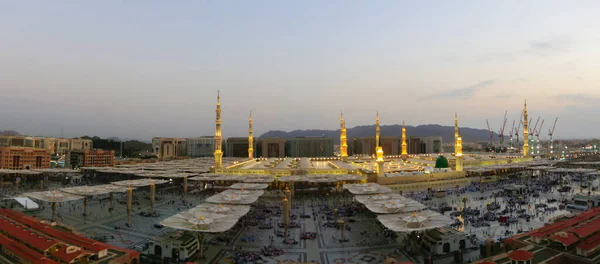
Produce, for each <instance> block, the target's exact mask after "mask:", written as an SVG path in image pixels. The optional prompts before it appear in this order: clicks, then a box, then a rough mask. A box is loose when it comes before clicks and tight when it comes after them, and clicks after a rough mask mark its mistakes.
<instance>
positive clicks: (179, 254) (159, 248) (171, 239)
mask: <svg viewBox="0 0 600 264" xmlns="http://www.w3.org/2000/svg"><path fill="white" fill-rule="evenodd" d="M199 248H200V245H199V241H198V236H196V235H194V234H193V233H190V232H186V231H173V232H169V233H165V234H163V235H161V236H156V237H154V238H152V240H150V242H149V247H148V253H149V254H150V255H153V256H157V257H160V258H169V259H172V260H176V261H191V260H193V259H192V258H193V256H195V255H197V253H198V249H199Z"/></svg>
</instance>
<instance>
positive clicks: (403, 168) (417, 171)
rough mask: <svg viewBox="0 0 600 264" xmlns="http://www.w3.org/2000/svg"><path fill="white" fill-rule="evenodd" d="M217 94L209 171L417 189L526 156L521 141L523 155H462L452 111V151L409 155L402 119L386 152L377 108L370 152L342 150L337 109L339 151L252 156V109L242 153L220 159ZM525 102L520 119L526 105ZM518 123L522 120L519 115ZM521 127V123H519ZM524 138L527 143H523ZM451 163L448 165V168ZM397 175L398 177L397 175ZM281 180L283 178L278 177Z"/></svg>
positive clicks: (457, 181) (461, 180) (461, 179)
mask: <svg viewBox="0 0 600 264" xmlns="http://www.w3.org/2000/svg"><path fill="white" fill-rule="evenodd" d="M220 99H221V98H220V94H218V95H217V105H216V123H215V125H216V126H215V151H214V166H213V167H212V168H211V172H212V173H215V174H228V175H248V176H252V175H256V176H259V175H272V176H275V177H276V178H278V179H279V178H280V177H288V176H292V175H307V176H323V177H327V176H335V175H347V174H351V175H361V176H366V177H365V179H366V181H368V182H375V183H379V184H385V185H391V187H392V188H393V187H396V188H397V189H400V190H411V189H422V188H423V187H424V186H423V185H428V186H429V188H432V187H433V188H446V187H448V186H452V187H454V186H457V185H461V186H462V185H467V184H469V183H470V181H469V180H467V179H466V177H465V176H466V173H465V171H464V168H465V165H470V166H478V165H479V166H482V165H495V164H506V163H513V162H521V161H528V160H530V158H528V157H527V152H526V151H525V150H526V149H527V145H525V146H523V148H524V155H523V156H522V157H521V156H519V157H517V156H498V155H496V156H494V157H484V158H482V157H479V156H477V157H476V156H475V155H467V156H463V153H462V137H461V136H460V131H459V127H458V114H456V113H455V116H454V153H451V154H446V155H444V154H441V153H440V154H438V155H435V154H434V155H431V154H429V155H409V154H408V153H407V136H406V127H405V126H404V122H403V124H402V142H401V155H388V156H386V155H385V153H384V150H383V147H382V145H381V130H380V119H379V113H378V112H377V115H376V119H375V131H374V132H375V141H376V144H375V155H373V156H371V157H369V156H366V157H365V156H360V157H354V156H348V143H347V136H346V122H345V119H344V115H343V112H342V113H341V115H340V153H339V156H338V157H328V158H308V157H303V158H256V157H254V156H253V153H254V149H253V146H254V142H253V141H254V137H253V128H252V114H250V118H249V125H248V159H247V160H243V161H238V162H234V163H232V164H223V151H222V140H223V138H222V126H221V125H222V120H221V100H220ZM526 107H527V106H526V104H525V110H524V112H525V119H526V118H527V110H526ZM524 125H525V126H527V122H526V120H525V122H524ZM525 130H526V131H527V129H525ZM525 133H526V132H525ZM525 144H527V143H525ZM442 155H443V156H444V158H445V159H447V160H448V162H449V164H450V165H451V166H450V168H435V165H434V164H435V161H436V159H437V158H438V157H439V156H442ZM451 168H454V169H451ZM398 176H402V177H398ZM283 180H285V178H284V179H283Z"/></svg>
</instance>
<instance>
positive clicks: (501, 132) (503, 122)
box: [498, 110, 508, 148]
mask: <svg viewBox="0 0 600 264" xmlns="http://www.w3.org/2000/svg"><path fill="white" fill-rule="evenodd" d="M506 113H508V110H505V111H504V120H502V128H500V133H498V136H499V137H500V139H499V141H500V148H502V147H503V146H504V128H505V127H506Z"/></svg>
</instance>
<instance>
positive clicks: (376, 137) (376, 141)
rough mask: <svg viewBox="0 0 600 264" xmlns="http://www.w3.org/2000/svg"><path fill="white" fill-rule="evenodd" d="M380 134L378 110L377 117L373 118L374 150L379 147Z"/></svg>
mask: <svg viewBox="0 0 600 264" xmlns="http://www.w3.org/2000/svg"><path fill="white" fill-rule="evenodd" d="M380 134H381V130H380V129H379V111H377V119H375V152H377V149H378V148H379V136H380Z"/></svg>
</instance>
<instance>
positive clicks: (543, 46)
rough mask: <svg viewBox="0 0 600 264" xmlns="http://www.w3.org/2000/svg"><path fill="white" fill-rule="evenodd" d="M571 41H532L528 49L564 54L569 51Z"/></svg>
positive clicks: (552, 39)
mask: <svg viewBox="0 0 600 264" xmlns="http://www.w3.org/2000/svg"><path fill="white" fill-rule="evenodd" d="M570 45H571V40H570V39H569V38H567V37H554V38H551V39H548V40H545V41H533V42H531V43H530V45H529V47H530V48H531V50H533V51H541V52H566V51H568V50H569V47H570Z"/></svg>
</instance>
